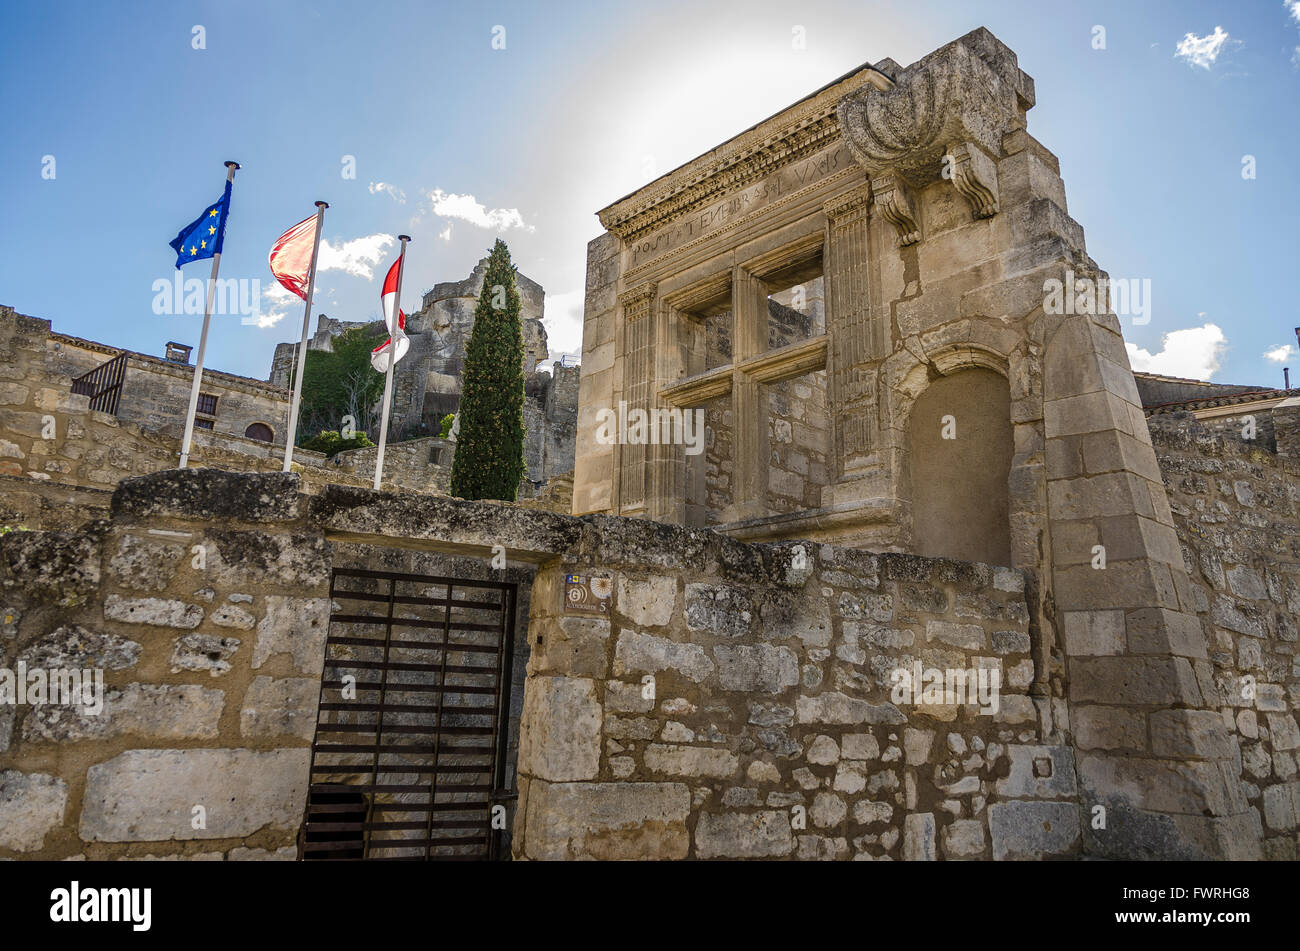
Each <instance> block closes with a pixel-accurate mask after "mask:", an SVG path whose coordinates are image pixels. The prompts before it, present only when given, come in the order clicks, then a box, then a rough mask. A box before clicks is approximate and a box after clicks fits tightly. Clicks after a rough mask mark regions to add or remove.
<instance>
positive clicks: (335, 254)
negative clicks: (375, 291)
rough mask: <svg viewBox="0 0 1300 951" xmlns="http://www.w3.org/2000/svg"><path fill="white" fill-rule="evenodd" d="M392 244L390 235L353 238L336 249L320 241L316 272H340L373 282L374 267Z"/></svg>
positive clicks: (323, 240) (324, 241)
mask: <svg viewBox="0 0 1300 951" xmlns="http://www.w3.org/2000/svg"><path fill="white" fill-rule="evenodd" d="M392 243H393V236H392V235H391V234H368V235H366V236H365V237H364V238H353V239H352V240H351V241H345V242H343V243H342V244H340V245H339V246H338V247H335V246H334V245H332V244H330V243H329V241H328V240H327V239H325V238H322V239H321V243H320V257H319V258H318V259H317V260H316V272H317V273H318V274H319V273H320V272H321V271H342V272H344V273H345V274H351V275H353V276H354V277H364V278H365V279H366V280H367V281H370V280H374V277H375V265H376V264H378V263H379V261H380V259H381V258H382V257H383V256H384V249H385V248H387V247H388V246H389V245H391V244H392Z"/></svg>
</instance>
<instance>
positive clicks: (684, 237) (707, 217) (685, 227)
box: [631, 145, 852, 267]
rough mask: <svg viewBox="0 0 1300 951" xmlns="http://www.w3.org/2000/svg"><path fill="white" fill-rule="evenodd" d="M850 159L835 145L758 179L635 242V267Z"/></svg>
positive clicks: (769, 201) (835, 169)
mask: <svg viewBox="0 0 1300 951" xmlns="http://www.w3.org/2000/svg"><path fill="white" fill-rule="evenodd" d="M851 161H852V160H851V159H850V157H849V151H848V149H847V148H846V147H845V146H844V145H836V146H833V147H832V148H829V149H827V150H825V151H823V152H820V153H818V154H817V155H814V156H811V157H810V158H807V159H804V160H803V161H802V162H797V163H795V164H794V165H791V166H788V167H787V168H783V169H781V170H780V171H778V172H775V173H774V174H772V175H769V176H768V177H767V178H765V179H763V180H762V181H761V182H755V183H754V184H753V185H750V186H749V187H748V188H745V189H743V190H741V191H739V192H737V193H735V194H734V195H730V196H728V197H726V198H723V199H721V200H720V201H716V202H714V203H713V204H712V205H709V206H708V207H707V208H703V209H701V210H700V211H697V212H693V213H691V214H689V215H686V216H684V217H682V218H679V219H678V220H676V221H674V222H672V223H671V224H669V225H667V226H665V227H664V228H661V229H660V230H659V231H657V232H655V233H654V234H651V235H649V236H647V237H645V238H642V239H641V240H639V241H636V242H634V243H633V245H632V248H631V254H632V262H631V263H632V266H633V267H636V266H637V265H640V264H644V263H645V262H646V261H649V260H651V259H652V258H655V257H657V256H658V255H660V254H664V253H665V252H668V251H671V250H673V249H674V248H677V247H680V246H681V245H683V244H686V243H687V242H688V241H692V240H694V239H695V238H698V237H701V236H702V235H706V234H708V233H709V232H711V231H714V230H716V229H718V228H720V227H722V226H723V225H725V224H727V223H728V222H729V221H732V220H733V219H735V218H737V217H740V216H742V215H745V214H748V213H749V212H751V211H756V210H757V209H759V208H762V207H763V206H765V205H769V204H771V203H772V202H774V201H776V200H778V199H780V198H784V197H785V196H787V195H790V194H793V193H794V192H797V191H799V190H800V189H802V188H805V187H807V186H808V185H811V184H813V183H814V182H817V181H820V180H821V179H823V178H825V177H826V176H827V175H830V174H833V173H834V172H837V171H839V170H840V169H843V168H847V167H848V166H849V165H850V163H851Z"/></svg>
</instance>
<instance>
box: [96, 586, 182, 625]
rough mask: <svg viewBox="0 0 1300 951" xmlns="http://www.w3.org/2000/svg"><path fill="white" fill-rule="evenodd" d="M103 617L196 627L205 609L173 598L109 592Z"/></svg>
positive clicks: (124, 620) (138, 622) (106, 618)
mask: <svg viewBox="0 0 1300 951" xmlns="http://www.w3.org/2000/svg"><path fill="white" fill-rule="evenodd" d="M104 620H106V621H123V622H125V623H127V624H152V625H154V626H156V627H178V628H180V629H182V630H187V631H188V630H193V629H194V628H196V627H198V626H199V622H200V621H202V620H203V609H202V608H201V607H199V606H198V605H197V604H186V603H185V602H184V601H177V600H174V599H170V598H123V597H120V596H119V595H116V594H110V595H109V596H108V597H107V598H106V599H105V601H104Z"/></svg>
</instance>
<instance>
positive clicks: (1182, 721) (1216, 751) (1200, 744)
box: [1149, 710, 1294, 760]
mask: <svg viewBox="0 0 1300 951" xmlns="http://www.w3.org/2000/svg"><path fill="white" fill-rule="evenodd" d="M1149 721H1150V724H1151V752H1152V753H1154V754H1155V755H1156V756H1161V757H1165V758H1168V759H1179V760H1183V759H1229V760H1230V759H1233V758H1234V757H1235V756H1236V751H1237V744H1236V743H1235V742H1234V741H1233V738H1232V736H1231V735H1230V734H1229V733H1228V731H1227V730H1226V729H1225V728H1224V725H1223V717H1222V716H1221V715H1220V714H1218V713H1216V712H1214V711H1212V710H1154V711H1152V713H1151V715H1150V717H1149ZM1293 725H1294V721H1293ZM1274 748H1275V749H1276V748H1277V744H1276V742H1275V743H1274Z"/></svg>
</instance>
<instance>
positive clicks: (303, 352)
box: [282, 201, 329, 472]
mask: <svg viewBox="0 0 1300 951" xmlns="http://www.w3.org/2000/svg"><path fill="white" fill-rule="evenodd" d="M328 207H329V203H328V202H323V201H318V202H316V239H315V242H314V243H313V244H312V246H311V271H310V272H309V273H308V275H307V300H306V307H304V308H303V311H302V341H301V342H300V343H299V344H298V372H297V374H296V375H295V376H294V380H293V400H292V401H291V402H290V403H289V437H288V439H286V440H285V443H284V469H283V470H282V471H284V472H288V471H289V467H290V466H292V465H293V442H294V439H295V438H297V435H298V406H299V404H301V403H302V378H303V375H304V374H305V373H306V370H307V328H308V325H309V324H310V323H311V298H312V294H313V293H315V290H316V256H317V255H318V254H320V233H321V226H322V225H324V224H325V209H326V208H328Z"/></svg>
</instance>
